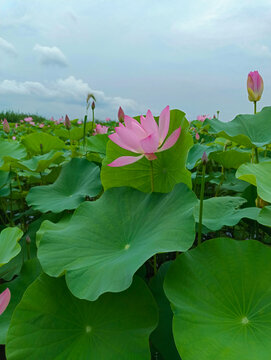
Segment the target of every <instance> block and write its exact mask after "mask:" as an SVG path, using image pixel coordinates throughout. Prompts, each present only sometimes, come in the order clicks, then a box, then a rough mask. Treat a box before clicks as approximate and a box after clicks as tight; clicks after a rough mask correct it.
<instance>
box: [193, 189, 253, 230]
mask: <svg viewBox="0 0 271 360" xmlns="http://www.w3.org/2000/svg"><path fill="white" fill-rule="evenodd" d="M246 202H247V201H246V199H244V198H241V197H233V196H222V197H213V198H210V199H206V200H204V201H203V219H202V223H203V225H204V226H206V227H207V228H208V229H210V230H213V231H216V230H219V229H221V228H222V227H223V226H234V225H236V224H238V223H239V221H240V220H241V219H243V218H248V219H253V220H256V219H257V217H258V215H259V212H260V209H258V208H256V207H250V208H244V209H239V207H240V206H241V205H243V204H244V203H246ZM194 216H195V220H196V222H199V202H198V204H197V205H196V206H195V210H194Z"/></svg>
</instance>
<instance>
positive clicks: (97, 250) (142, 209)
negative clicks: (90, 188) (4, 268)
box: [38, 184, 197, 300]
mask: <svg viewBox="0 0 271 360" xmlns="http://www.w3.org/2000/svg"><path fill="white" fill-rule="evenodd" d="M196 202H197V199H196V197H195V194H194V193H193V192H192V191H191V190H190V189H188V187H187V186H186V185H184V184H178V185H176V186H175V188H174V190H173V191H172V192H171V193H169V194H159V193H153V194H144V193H142V192H139V191H137V190H134V189H132V188H113V189H109V190H108V191H106V192H105V193H104V195H103V196H102V197H101V198H100V199H99V200H97V201H95V202H84V203H83V204H81V205H80V206H79V207H78V208H77V209H76V211H75V213H74V214H73V216H72V218H71V220H70V222H69V223H68V224H67V225H66V226H65V227H63V224H60V225H58V224H55V225H53V224H50V226H48V225H47V227H48V230H47V231H45V232H44V234H43V236H42V238H41V241H40V245H39V249H38V257H39V260H40V262H41V265H42V268H43V269H44V271H45V272H46V273H47V274H48V275H50V276H59V275H61V274H63V272H65V273H66V281H67V284H68V287H69V288H70V290H71V291H72V293H73V294H74V295H75V296H77V297H79V298H83V299H87V300H96V299H97V298H98V297H99V296H100V295H101V294H103V293H105V292H108V291H111V292H118V291H122V290H125V289H127V288H128V287H129V286H130V284H131V282H132V277H133V275H134V273H135V272H136V271H137V270H138V269H139V268H140V266H141V265H142V264H144V262H145V261H146V260H148V259H149V258H150V257H151V256H152V255H154V254H156V253H160V252H168V251H186V250H187V249H189V248H190V247H191V245H192V244H193V242H194V239H195V222H194V218H193V208H194V206H195V204H196ZM75 244H76V246H75Z"/></svg>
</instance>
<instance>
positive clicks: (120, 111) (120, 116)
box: [118, 106, 125, 122]
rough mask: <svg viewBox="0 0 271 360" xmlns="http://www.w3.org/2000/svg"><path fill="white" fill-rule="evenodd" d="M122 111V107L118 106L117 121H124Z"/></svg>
mask: <svg viewBox="0 0 271 360" xmlns="http://www.w3.org/2000/svg"><path fill="white" fill-rule="evenodd" d="M124 116H125V115H124V111H123V109H122V107H121V106H120V107H119V111H118V119H119V122H123V121H124Z"/></svg>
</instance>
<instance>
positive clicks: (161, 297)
mask: <svg viewBox="0 0 271 360" xmlns="http://www.w3.org/2000/svg"><path fill="white" fill-rule="evenodd" d="M171 263H172V261H167V262H166V263H164V264H163V265H161V266H160V268H159V270H158V272H157V274H156V275H155V276H154V277H153V278H152V279H151V281H150V289H151V291H152V293H153V296H154V298H155V300H156V303H157V305H158V309H159V323H158V326H157V328H156V329H155V330H154V331H153V332H152V334H151V337H150V342H151V344H152V346H153V347H154V354H153V355H154V359H157V360H160V359H170V360H180V359H181V358H180V355H179V353H178V351H177V349H176V346H175V343H174V339H173V333H172V318H173V313H172V310H171V307H170V303H169V301H168V299H167V297H166V295H165V292H164V289H163V283H164V279H165V275H166V273H167V271H168V268H169V266H170V265H171Z"/></svg>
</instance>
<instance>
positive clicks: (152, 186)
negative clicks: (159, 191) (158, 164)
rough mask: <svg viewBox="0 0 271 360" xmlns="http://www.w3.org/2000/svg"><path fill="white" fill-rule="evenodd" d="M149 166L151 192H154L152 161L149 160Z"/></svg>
mask: <svg viewBox="0 0 271 360" xmlns="http://www.w3.org/2000/svg"><path fill="white" fill-rule="evenodd" d="M150 164H151V192H154V176H153V164H152V160H150Z"/></svg>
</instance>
